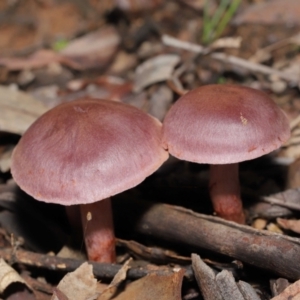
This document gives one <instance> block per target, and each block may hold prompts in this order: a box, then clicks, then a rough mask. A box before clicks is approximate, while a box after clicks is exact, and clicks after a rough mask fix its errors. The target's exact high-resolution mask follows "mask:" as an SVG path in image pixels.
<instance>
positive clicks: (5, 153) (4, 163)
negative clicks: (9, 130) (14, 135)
mask: <svg viewBox="0 0 300 300" xmlns="http://www.w3.org/2000/svg"><path fill="white" fill-rule="evenodd" d="M13 149H14V145H3V146H0V171H1V172H3V173H5V172H8V171H9V170H10V164H11V154H12V152H13Z"/></svg>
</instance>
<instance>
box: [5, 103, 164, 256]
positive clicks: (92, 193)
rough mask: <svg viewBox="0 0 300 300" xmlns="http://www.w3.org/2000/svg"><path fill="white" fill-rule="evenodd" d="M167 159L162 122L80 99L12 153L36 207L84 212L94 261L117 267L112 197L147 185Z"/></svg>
mask: <svg viewBox="0 0 300 300" xmlns="http://www.w3.org/2000/svg"><path fill="white" fill-rule="evenodd" d="M167 158H168V153H167V151H165V150H164V149H163V148H162V145H161V123H160V122H159V121H158V120H157V119H155V118H153V117H151V116H150V115H147V114H146V113H144V112H142V111H141V110H139V109H137V108H135V107H133V106H130V105H126V104H123V103H117V102H113V101H108V100H92V99H81V100H76V101H72V102H69V103H66V104H61V105H59V106H57V107H55V108H53V109H51V110H50V111H48V112H46V113H45V114H44V115H42V116H41V117H40V118H39V119H38V120H37V121H36V122H35V123H33V124H32V125H31V127H30V128H29V129H28V130H27V131H26V132H25V134H24V135H23V137H22V138H21V140H20V142H19V144H18V145H17V146H16V148H15V150H14V152H13V155H12V166H11V172H12V175H13V178H14V179H15V181H16V182H17V184H18V185H19V186H20V187H21V189H23V190H24V191H25V192H27V193H28V194H30V195H31V196H33V197H34V198H35V199H37V200H41V201H44V202H50V203H57V204H62V205H66V206H68V205H75V204H79V205H80V208H81V214H82V220H83V222H87V215H88V216H89V217H88V223H87V225H86V226H85V227H86V228H84V231H85V232H84V234H85V243H86V248H87V253H88V257H89V259H90V260H95V261H100V262H113V261H114V260H115V243H114V230H113V220H112V213H111V205H110V197H111V196H113V195H115V194H118V193H121V192H123V191H125V190H127V189H130V188H132V187H134V186H136V185H137V184H139V183H140V182H142V181H143V180H144V179H145V178H146V177H147V176H149V175H150V174H152V173H153V172H154V171H156V170H157V169H158V168H159V167H160V165H161V164H162V163H163V162H164V161H165V160H166V159H167ZM100 200H102V201H100ZM89 213H91V214H89Z"/></svg>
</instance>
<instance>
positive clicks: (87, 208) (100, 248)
mask: <svg viewBox="0 0 300 300" xmlns="http://www.w3.org/2000/svg"><path fill="white" fill-rule="evenodd" d="M80 210H81V220H82V227H83V235H84V239H85V246H86V251H87V254H88V258H89V260H92V261H97V262H106V263H114V262H115V260H116V253H115V235H114V228H113V219H112V210H111V203H110V198H108V199H104V200H101V201H98V202H95V203H91V204H85V205H80Z"/></svg>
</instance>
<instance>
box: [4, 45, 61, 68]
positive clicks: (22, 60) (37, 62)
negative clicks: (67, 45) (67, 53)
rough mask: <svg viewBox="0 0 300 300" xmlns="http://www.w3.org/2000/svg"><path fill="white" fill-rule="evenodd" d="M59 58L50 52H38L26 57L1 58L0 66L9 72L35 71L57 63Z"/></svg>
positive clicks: (43, 50)
mask: <svg viewBox="0 0 300 300" xmlns="http://www.w3.org/2000/svg"><path fill="white" fill-rule="evenodd" d="M59 60H60V57H59V56H58V55H57V53H55V52H54V51H52V50H45V49H42V50H38V51H36V52H35V53H33V54H31V55H30V56H28V57H2V58H0V65H2V66H5V67H6V68H7V69H8V70H9V71H18V70H28V69H37V68H41V67H44V66H47V65H49V64H50V63H52V62H58V61H59Z"/></svg>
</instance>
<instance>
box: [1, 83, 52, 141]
mask: <svg viewBox="0 0 300 300" xmlns="http://www.w3.org/2000/svg"><path fill="white" fill-rule="evenodd" d="M47 110H48V108H47V107H46V106H44V105H43V104H42V103H40V102H39V101H37V100H35V99H34V98H32V97H31V96H29V95H28V94H26V93H24V92H20V91H16V90H12V89H10V88H8V87H4V86H0V131H6V132H10V133H16V134H20V135H22V134H23V133H24V132H25V131H26V129H27V128H28V127H29V126H30V125H31V124H32V123H33V122H34V121H35V120H36V119H37V118H38V117H39V116H40V115H42V114H43V113H45V112H46V111H47Z"/></svg>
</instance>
